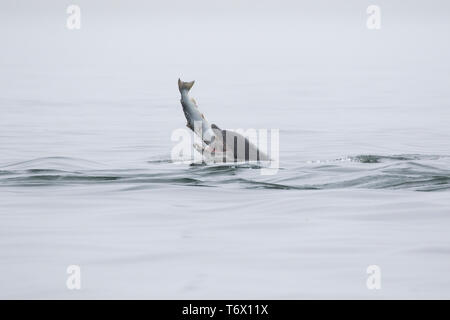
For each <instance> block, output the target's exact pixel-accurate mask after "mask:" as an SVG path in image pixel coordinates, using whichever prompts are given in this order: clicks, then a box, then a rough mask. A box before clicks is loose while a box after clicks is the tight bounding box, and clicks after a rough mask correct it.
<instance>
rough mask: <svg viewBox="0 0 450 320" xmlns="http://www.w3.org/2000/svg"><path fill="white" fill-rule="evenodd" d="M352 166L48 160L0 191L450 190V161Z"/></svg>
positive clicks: (28, 165) (15, 168)
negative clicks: (129, 165) (269, 170)
mask: <svg viewBox="0 0 450 320" xmlns="http://www.w3.org/2000/svg"><path fill="white" fill-rule="evenodd" d="M347 159H348V160H350V161H342V159H337V160H334V161H332V160H331V161H330V160H327V161H325V162H321V161H319V162H313V163H310V162H308V163H297V164H296V165H295V167H284V168H283V169H282V170H280V171H279V172H278V173H277V174H276V175H273V176H262V175H261V174H260V170H259V169H261V168H263V167H264V165H262V164H258V163H241V164H238V163H233V164H216V165H205V164H196V165H188V164H174V163H172V162H171V161H165V160H158V161H157V162H154V161H152V162H147V163H146V164H144V165H143V166H142V167H141V168H133V169H99V168H98V167H101V165H100V164H98V163H95V162H91V161H88V160H83V159H76V158H64V157H51V158H40V159H34V160H29V161H22V162H19V163H15V164H8V165H6V166H4V167H3V168H0V186H2V187H13V186H16V187H18V186H22V187H23V186H25V187H37V186H63V185H93V184H111V185H118V186H123V187H120V188H121V189H122V190H136V189H146V188H163V187H164V186H168V185H181V186H202V187H223V188H238V189H278V190H321V189H346V188H365V189H393V190H397V189H405V190H414V191H443V190H449V189H450V169H449V168H450V157H447V156H434V155H394V156H379V155H359V156H355V157H349V158H347Z"/></svg>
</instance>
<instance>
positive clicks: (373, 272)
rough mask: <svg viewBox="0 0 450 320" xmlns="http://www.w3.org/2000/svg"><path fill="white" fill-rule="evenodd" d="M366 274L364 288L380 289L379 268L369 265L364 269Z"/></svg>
mask: <svg viewBox="0 0 450 320" xmlns="http://www.w3.org/2000/svg"><path fill="white" fill-rule="evenodd" d="M366 273H367V274H368V275H369V276H368V277H367V280H366V286H367V289H369V290H380V289H381V268H380V266H377V265H375V264H374V265H370V266H368V267H367V269H366Z"/></svg>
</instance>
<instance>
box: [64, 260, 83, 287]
mask: <svg viewBox="0 0 450 320" xmlns="http://www.w3.org/2000/svg"><path fill="white" fill-rule="evenodd" d="M66 272H67V274H68V275H69V276H68V277H67V280H66V287H67V289H69V290H80V289H81V268H80V266H78V265H75V264H72V265H70V266H68V267H67V270H66Z"/></svg>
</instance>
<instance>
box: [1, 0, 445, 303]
mask: <svg viewBox="0 0 450 320" xmlns="http://www.w3.org/2000/svg"><path fill="white" fill-rule="evenodd" d="M12 3H13V2H12V1H9V2H7V6H6V8H7V9H8V10H9V13H10V14H9V15H8V16H3V17H2V20H1V21H2V22H1V23H2V25H5V26H7V27H3V28H0V34H1V36H2V39H3V40H2V41H3V44H2V52H1V53H0V57H1V68H2V69H1V70H2V72H1V74H0V88H1V89H0V199H1V200H0V220H1V222H0V238H1V241H0V271H1V272H0V287H1V291H0V296H1V297H4V298H23V297H26V298H330V297H332V298H336V297H339V298H350V297H352V298H354V297H357V298H392V297H395V298H398V297H404V298H417V297H425V298H429V297H438V298H442V297H446V298H449V297H450V278H449V276H448V268H449V267H450V255H449V254H450V247H449V241H450V236H449V234H450V233H449V232H448V227H449V225H450V220H449V219H450V200H449V199H450V198H449V193H448V192H449V188H450V148H449V141H450V126H449V123H450V109H449V105H450V94H449V91H448V84H449V83H450V65H449V62H448V56H449V54H450V50H449V46H448V42H444V41H443V39H446V38H448V37H447V35H448V31H449V23H448V20H445V19H440V18H439V17H440V16H439V15H435V14H430V15H429V16H426V17H425V18H422V19H417V17H420V14H425V15H426V14H427V12H428V11H426V10H422V9H423V8H422V6H425V4H420V2H414V6H413V8H412V9H411V10H410V11H408V12H409V13H410V15H409V16H408V15H405V13H404V11H405V10H403V7H402V5H401V4H400V2H399V3H398V4H395V3H394V4H390V5H389V6H387V5H386V6H387V7H386V17H387V18H386V20H383V27H382V29H381V30H379V31H369V30H367V29H366V28H365V17H366V16H365V8H362V9H361V8H359V7H357V6H356V2H355V3H354V4H355V6H348V5H346V6H343V7H341V6H337V5H334V4H331V3H327V5H328V6H334V7H332V8H334V9H333V10H331V9H330V10H328V11H326V12H323V11H321V9H320V8H319V7H317V8H316V7H315V6H313V5H308V6H306V7H301V6H300V7H297V5H296V4H295V3H296V2H295V3H294V2H288V3H287V4H286V6H287V7H286V8H285V9H283V10H281V9H280V10H275V11H273V10H271V7H270V5H269V4H268V3H262V4H261V5H262V7H261V11H258V10H257V11H256V13H255V12H254V11H253V10H252V9H251V8H247V7H246V6H245V5H242V6H243V8H241V9H242V10H243V11H242V12H244V13H245V12H247V13H245V14H244V13H243V14H236V13H235V12H234V11H233V10H231V11H230V10H228V9H227V8H225V7H224V8H222V9H221V10H219V9H217V10H218V11H217V12H216V11H215V10H216V9H215V8H212V7H209V6H207V7H206V9H205V7H202V6H200V4H191V5H192V6H193V8H191V7H190V6H183V5H182V4H180V3H178V5H180V6H181V7H180V9H179V10H178V11H177V10H175V11H174V12H173V11H171V10H174V9H170V8H166V7H164V6H163V7H161V8H159V9H158V8H152V10H153V11H152V10H150V8H147V9H148V10H146V11H145V10H138V9H136V8H140V6H144V7H145V5H144V4H143V3H141V2H138V1H137V2H136V3H135V6H136V8H135V9H132V8H134V7H127V6H125V7H123V6H122V7H120V6H119V5H117V7H116V5H115V6H113V8H112V9H111V11H109V13H105V12H104V10H103V9H104V7H103V6H100V5H99V6H97V5H96V4H99V3H101V1H100V2H82V3H81V4H80V5H81V7H82V8H83V9H84V10H85V11H84V15H83V17H85V18H84V19H85V20H83V26H82V29H81V30H79V31H68V30H66V29H65V24H64V21H65V20H64V19H65V7H64V6H62V7H61V8H62V9H61V8H59V7H55V6H54V5H53V4H51V2H50V1H48V2H47V6H44V8H42V7H40V9H39V8H37V7H36V8H34V7H33V8H31V9H29V10H27V8H28V7H26V6H24V4H17V6H13V5H12ZM90 3H93V4H90ZM95 3H96V4H95ZM438 3H440V2H438ZM94 4H95V5H94ZM441 4H442V3H441ZM321 5H323V3H322V4H321ZM198 6H200V8H203V9H202V10H200V11H199V12H196V11H195V9H196V8H199V7H198ZM120 8H121V9H124V8H125V9H126V8H128V9H127V10H128V11H127V10H125V11H123V10H122V11H121V10H119V9H120ZM424 8H425V7H424ZM44 9H45V10H44ZM413 9H414V10H413ZM36 10H38V11H36ZM39 10H41V11H39ZM61 10H62V17H61V16H60V15H59V14H58V13H59V12H60V11H61ZM154 10H156V11H154ZM158 10H159V11H158ZM36 12H38V13H36ZM155 12H156V13H155ZM207 12H209V13H208V14H207ZM295 12H297V14H298V15H299V16H297V15H296V13H295ZM31 13H33V14H31ZM144 13H145V14H144ZM219 13H220V14H219ZM272 13H273V14H272ZM333 13H334V14H333ZM428 13H430V12H428ZM395 15H398V17H399V18H398V19H394V18H392V17H391V16H395ZM212 17H215V18H212ZM299 17H301V18H299ZM314 17H315V18H314ZM318 17H320V19H319V18H318ZM61 21H63V22H61ZM319 21H320V23H319ZM417 21H421V24H419V25H418V24H416V23H417ZM231 22H232V23H231ZM187 25H188V26H189V33H188V35H187V34H186V33H185V32H181V33H180V30H185V29H186V28H187V27H186V26H187ZM180 28H181V29H180ZM183 28H184V29H183ZM11 30H12V31H11ZM178 77H181V78H182V79H183V80H187V81H189V80H196V84H195V86H194V88H193V90H192V96H194V97H195V98H196V100H197V101H198V103H199V106H200V109H201V110H202V111H203V112H204V113H205V115H206V116H207V117H208V119H209V120H210V121H211V122H212V123H217V124H218V125H219V126H220V127H223V128H230V129H237V128H242V129H248V128H255V129H259V128H267V129H272V128H275V129H279V130H280V155H279V157H280V170H279V172H278V173H277V174H275V175H271V176H262V175H261V174H260V168H261V166H260V165H258V164H215V165H191V164H189V163H174V162H173V161H172V160H171V157H170V154H171V150H172V148H173V147H174V145H175V144H176V143H175V142H173V141H171V134H172V132H173V131H174V130H176V129H178V128H184V126H185V119H184V115H183V113H182V110H181V105H180V103H179V92H178V88H177V79H178ZM71 264H76V265H80V266H81V268H82V274H83V280H82V283H83V284H82V290H80V291H70V290H68V289H67V288H66V286H65V281H66V277H67V275H66V268H67V266H68V265H71ZM373 264H375V265H379V266H380V267H381V269H382V272H383V289H382V290H380V291H377V292H374V291H371V290H367V288H366V285H365V283H366V278H367V274H366V268H367V266H369V265H373Z"/></svg>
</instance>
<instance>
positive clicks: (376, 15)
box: [366, 4, 381, 30]
mask: <svg viewBox="0 0 450 320" xmlns="http://www.w3.org/2000/svg"><path fill="white" fill-rule="evenodd" d="M366 12H367V14H368V15H369V16H368V17H367V22H366V26H367V29H369V30H378V29H381V8H380V7H379V6H377V5H374V4H373V5H370V6H368V7H367V10H366Z"/></svg>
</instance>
